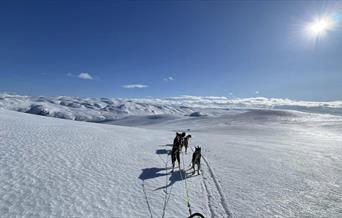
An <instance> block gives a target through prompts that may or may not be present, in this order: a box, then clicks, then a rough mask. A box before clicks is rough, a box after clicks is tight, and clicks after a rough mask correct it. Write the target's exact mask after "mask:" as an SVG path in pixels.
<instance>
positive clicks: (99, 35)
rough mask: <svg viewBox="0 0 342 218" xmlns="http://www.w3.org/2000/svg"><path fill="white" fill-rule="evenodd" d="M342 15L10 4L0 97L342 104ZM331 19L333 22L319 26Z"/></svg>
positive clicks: (217, 5) (305, 6)
mask: <svg viewBox="0 0 342 218" xmlns="http://www.w3.org/2000/svg"><path fill="white" fill-rule="evenodd" d="M341 12H342V3H341V2H339V1H316V0H315V1H307V0H305V1H210V2H209V1H207V2H205V1H160V2H158V1H89V0H86V1H76V0H74V1H51V0H47V1H30V3H29V2H27V1H18V0H9V1H7V2H6V0H3V1H0V91H1V92H5V91H7V92H16V93H18V94H23V95H35V96H37V95H53V96H57V95H67V96H83V97H116V98H145V97H158V98H163V97H169V96H180V95H197V96H228V97H232V98H243V97H256V96H263V97H275V98H291V99H301V100H317V101H331V100H341V99H342V85H341V84H342V26H341V21H340V18H341V16H340V14H341ZM326 16H328V18H329V19H330V18H331V19H332V20H333V21H334V22H335V23H334V25H330V26H328V24H326V23H323V24H322V22H321V21H319V22H320V23H319V22H318V23H317V19H322V17H323V18H324V17H326ZM315 20H316V21H315ZM322 26H323V27H322ZM308 29H310V30H308Z"/></svg>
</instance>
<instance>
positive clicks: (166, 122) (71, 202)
mask: <svg viewBox="0 0 342 218" xmlns="http://www.w3.org/2000/svg"><path fill="white" fill-rule="evenodd" d="M75 99H76V98H67V97H65V98H64V97H55V98H52V97H44V98H34V97H23V96H14V95H5V94H3V95H2V96H1V99H0V105H1V106H0V107H1V108H3V109H0V214H1V217H13V216H20V217H21V216H27V217H162V215H163V213H165V217H187V216H188V208H187V205H186V195H185V181H186V184H187V187H188V192H189V196H190V203H191V208H192V212H201V213H203V214H204V215H205V216H206V217H336V218H338V217H341V216H342V206H341V205H342V135H341V131H342V117H340V116H334V115H331V114H327V113H328V112H327V111H329V110H330V109H331V108H333V106H331V105H334V108H335V111H337V109H336V108H338V106H337V103H335V104H332V103H331V105H330V106H329V107H328V106H326V107H328V108H330V109H329V110H326V111H325V112H324V114H320V113H306V112H299V111H295V110H275V109H274V107H273V109H269V106H261V105H259V106H257V107H254V109H251V108H253V107H252V106H251V105H249V106H248V107H247V106H243V107H242V106H241V105H239V107H234V108H232V107H231V105H230V106H229V107H228V108H227V107H226V106H224V107H223V106H222V105H221V106H218V105H216V106H215V104H214V103H213V102H210V101H211V100H206V101H209V102H207V104H204V103H203V102H204V100H203V98H202V99H200V100H198V101H200V102H201V104H200V103H195V102H191V103H188V105H187V104H186V100H182V101H183V103H177V102H178V100H167V101H172V102H173V103H172V104H171V103H167V102H163V103H161V102H159V103H156V102H158V101H166V100H153V102H148V101H152V100H140V101H144V103H142V102H138V100H108V99H107V100H104V99H103V100H101V101H100V100H99V99H95V100H94V99H79V100H77V101H78V104H79V105H81V106H77V107H76V106H75V105H74V104H76V102H77V101H76V100H75ZM67 100H68V101H71V102H70V104H71V105H73V106H70V105H67V106H65V104H66V101H67ZM216 100H217V99H216ZM216 100H213V101H216ZM218 100H219V101H221V100H222V99H218ZM104 101H107V103H101V102H104ZM38 102H40V103H38ZM58 102H59V103H58ZM61 102H64V103H61ZM85 102H86V103H85ZM109 102H111V103H109ZM184 102H185V103H184ZM57 103H58V104H57ZM33 104H40V105H44V109H43V110H41V109H42V108H40V109H39V111H44V110H45V109H47V111H48V113H46V114H41V115H46V116H55V115H52V114H56V113H57V112H61V113H63V114H69V117H64V118H67V119H75V118H76V117H77V116H83V117H84V118H85V119H76V120H86V121H96V122H101V123H89V122H77V121H73V120H66V119H55V118H51V117H45V116H36V115H32V114H27V113H19V112H16V111H22V112H28V111H27V110H26V109H28V108H30V109H32V108H34V107H32V105H33ZM322 104H323V103H322ZM86 105H88V107H87V106H86ZM108 105H112V108H116V109H117V108H118V107H119V108H121V109H120V110H116V109H115V110H109V111H106V110H103V108H106V107H108ZM120 105H123V106H120ZM177 105H178V106H177ZM265 105H267V104H265ZM315 107H316V106H315ZM267 108H268V109H267ZM296 108H297V107H296ZM307 108H309V107H307ZM321 108H324V107H323V106H322V107H321ZM9 109H11V110H16V111H10V110H9ZM25 110H26V111H25ZM32 110H33V109H32ZM122 111H126V113H124V114H125V115H122V114H121V113H122ZM107 112H108V114H107ZM194 112H195V113H196V112H198V113H196V114H195V115H193V116H190V115H191V114H192V113H194ZM315 112H317V110H316V111H315ZM28 113H29V112H28ZM38 114H39V113H38ZM107 115H108V117H107ZM101 116H103V117H104V118H103V119H99V117H101ZM57 117H58V116H57ZM114 117H115V119H114ZM104 123H106V124H111V125H105V124H104ZM180 130H188V131H189V132H188V133H190V134H191V135H192V136H193V139H192V141H191V143H190V145H191V147H193V146H195V145H200V146H202V154H203V157H204V158H203V160H202V170H203V172H202V174H201V175H192V172H191V170H190V169H189V164H190V160H191V153H192V152H189V153H188V154H184V153H183V154H182V160H184V163H183V161H182V163H181V166H182V170H181V171H178V170H176V171H175V172H174V173H171V172H170V168H169V167H170V165H171V163H170V161H171V160H170V157H169V155H168V152H169V150H170V149H171V147H170V146H169V145H170V143H171V142H172V141H173V138H174V135H175V131H180ZM185 178H186V179H185Z"/></svg>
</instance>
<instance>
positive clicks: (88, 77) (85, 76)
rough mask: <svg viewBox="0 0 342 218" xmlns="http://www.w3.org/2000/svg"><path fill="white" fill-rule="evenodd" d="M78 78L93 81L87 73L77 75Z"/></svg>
mask: <svg viewBox="0 0 342 218" xmlns="http://www.w3.org/2000/svg"><path fill="white" fill-rule="evenodd" d="M78 78H80V79H88V80H91V79H94V78H93V77H92V76H91V75H90V74H89V73H80V74H79V75H78Z"/></svg>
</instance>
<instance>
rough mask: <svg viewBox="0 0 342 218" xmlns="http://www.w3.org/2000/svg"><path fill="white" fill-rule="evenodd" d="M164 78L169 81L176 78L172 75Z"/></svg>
mask: <svg viewBox="0 0 342 218" xmlns="http://www.w3.org/2000/svg"><path fill="white" fill-rule="evenodd" d="M163 80H164V81H166V82H167V81H174V80H175V79H174V78H173V77H172V76H169V77H167V78H164V79H163Z"/></svg>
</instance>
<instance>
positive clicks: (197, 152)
mask: <svg viewBox="0 0 342 218" xmlns="http://www.w3.org/2000/svg"><path fill="white" fill-rule="evenodd" d="M201 156H202V155H201V147H199V146H197V147H195V152H194V153H193V154H192V169H194V172H193V174H195V172H196V170H195V164H197V173H198V174H200V170H201Z"/></svg>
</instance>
